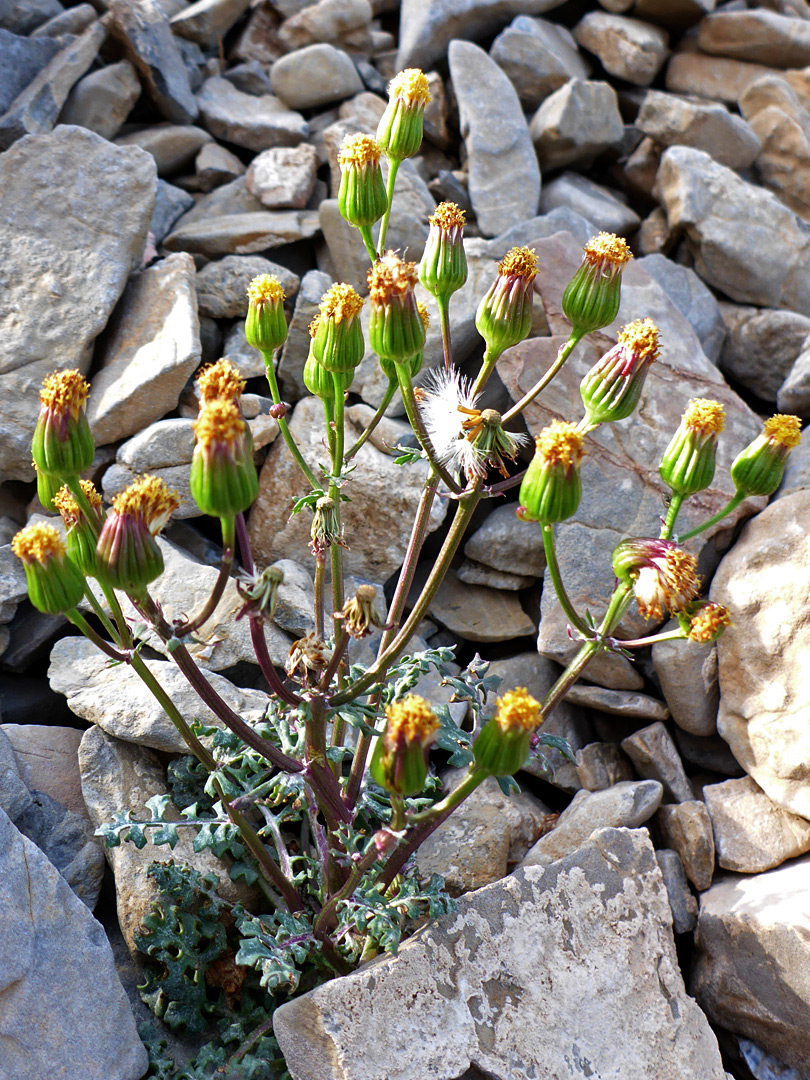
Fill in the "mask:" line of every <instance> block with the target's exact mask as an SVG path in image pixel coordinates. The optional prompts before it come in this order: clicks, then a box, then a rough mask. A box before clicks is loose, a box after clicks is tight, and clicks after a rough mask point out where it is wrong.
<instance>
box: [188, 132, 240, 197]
mask: <svg viewBox="0 0 810 1080" xmlns="http://www.w3.org/2000/svg"><path fill="white" fill-rule="evenodd" d="M194 172H195V174H196V186H197V189H198V190H199V191H211V189H212V188H215V187H219V186H220V185H221V184H227V183H228V182H229V181H231V180H236V179H237V178H238V177H240V176H242V175H244V173H245V172H246V169H245V166H244V165H243V164H242V162H241V161H240V160H239V158H238V157H237V156H236V154H232V153H231V152H230V150H226V149H225V147H224V146H220V145H219V143H215V142H210V143H206V144H205V146H203V147H202V149H201V150H200V152H199V154H197V156H196V158H195V159H194Z"/></svg>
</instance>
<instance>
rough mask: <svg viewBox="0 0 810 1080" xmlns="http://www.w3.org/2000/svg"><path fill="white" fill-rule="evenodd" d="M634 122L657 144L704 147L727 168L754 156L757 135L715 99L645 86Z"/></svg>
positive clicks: (740, 165)
mask: <svg viewBox="0 0 810 1080" xmlns="http://www.w3.org/2000/svg"><path fill="white" fill-rule="evenodd" d="M635 126H636V127H637V128H638V130H639V131H643V132H644V134H645V135H647V136H649V137H650V138H651V139H653V140H654V141H655V142H656V143H658V144H659V145H661V146H675V145H678V146H692V147H694V148H695V149H696V150H705V151H706V153H707V154H711V156H712V157H713V158H714V160H715V161H717V162H719V164H721V165H727V166H728V168H729V169H745V168H747V167H748V166H749V165H751V164H753V162H754V161H755V160H756V157H757V154H758V153H759V149H760V142H759V138H758V137H757V135H756V134H755V132H754V131H753V130H752V129H751V126H750V125H749V124H747V123H746V122H745V120H743V119H742V117H740V116H735V115H734V114H733V113H731V112H729V110H728V109H727V108H725V106H723V105H721V104H719V103H717V102H701V101H694V100H692V101H690V100H687V99H686V98H682V97H678V95H677V94H665V93H662V91H660V90H648V91H647V94H646V96H645V98H644V100H643V102H642V104H641V108H640V110H639V113H638V116H637V117H636V121H635Z"/></svg>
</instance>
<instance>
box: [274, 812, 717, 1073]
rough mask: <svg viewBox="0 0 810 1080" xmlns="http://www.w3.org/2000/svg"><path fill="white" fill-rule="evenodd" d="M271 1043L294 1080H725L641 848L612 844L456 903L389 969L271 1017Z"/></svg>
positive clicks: (652, 867)
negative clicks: (575, 1079) (570, 1079)
mask: <svg viewBox="0 0 810 1080" xmlns="http://www.w3.org/2000/svg"><path fill="white" fill-rule="evenodd" d="M538 972H539V973H541V975H542V977H538ZM506 973H508V975H507V974H506ZM583 986H587V987H589V988H590V991H591V992H590V993H589V994H587V995H583ZM407 1003H412V1004H407ZM573 1014H576V1015H577V1016H578V1017H579V1020H578V1021H577V1024H576V1026H575V1028H573V1029H572V1025H571V1016H572V1015H573ZM527 1017H531V1022H527V1019H526V1018H527ZM274 1029H275V1033H276V1037H277V1038H278V1040H279V1044H280V1046H281V1049H282V1052H283V1053H284V1055H285V1058H286V1061H287V1065H288V1067H289V1069H290V1071H291V1073H292V1075H293V1076H294V1077H295V1078H296V1080H304V1078H306V1080H347V1078H348V1077H351V1078H352V1080H384V1078H385V1080H412V1078H413V1077H415V1076H420V1077H428V1076H430V1077H431V1078H432V1080H451V1078H455V1077H458V1076H459V1075H460V1074H462V1073H464V1072H465V1070H466V1069H468V1067H470V1066H472V1067H473V1070H474V1072H475V1073H477V1072H479V1070H480V1072H483V1073H485V1074H486V1075H487V1076H491V1077H493V1078H494V1080H506V1078H507V1077H509V1078H510V1080H523V1078H527V1077H529V1076H531V1075H532V1073H535V1074H537V1075H539V1074H540V1073H542V1072H543V1071H547V1072H548V1073H549V1075H559V1076H563V1075H564V1074H565V1073H566V1072H567V1073H568V1074H569V1075H571V1076H574V1075H580V1076H585V1075H586V1074H587V1073H588V1072H590V1074H591V1075H592V1076H599V1077H601V1078H602V1080H614V1078H615V1080H618V1077H619V1072H620V1071H622V1072H627V1073H628V1075H632V1076H633V1077H634V1078H635V1080H652V1078H653V1077H656V1078H657V1077H660V1076H661V1075H669V1076H678V1077H683V1078H684V1080H724V1076H725V1073H724V1070H723V1067H722V1064H721V1062H720V1054H719V1051H718V1049H717V1046H716V1043H715V1040H714V1036H713V1035H712V1033H711V1030H710V1029H709V1026H708V1024H707V1023H706V1020H705V1018H704V1017H703V1015H702V1014H701V1012H700V1010H699V1009H698V1008H697V1007H696V1006H695V1005H694V1003H693V1002H692V1001H691V1000H690V998H689V997H687V995H686V994H685V992H684V990H683V986H682V982H681V975H680V971H679V968H678V962H677V959H676V957H675V950H674V945H673V940H672V930H671V915H670V911H669V904H668V902H667V896H666V892H665V889H664V886H663V882H662V880H661V876H660V872H659V870H658V866H657V864H656V862H655V857H654V852H653V849H652V846H651V845H650V843H649V841H648V840H647V838H646V836H645V835H644V834H643V833H640V832H633V833H631V832H627V831H624V830H613V829H604V830H600V831H599V832H598V833H597V834H596V836H594V838H593V839H592V840H591V841H589V842H588V843H586V844H585V846H584V847H583V848H582V849H581V850H580V851H578V852H577V853H576V854H573V855H571V856H569V857H568V858H566V859H564V860H561V861H560V862H558V863H557V864H556V865H554V866H552V867H548V868H546V869H541V868H540V867H529V868H527V869H525V870H519V871H517V872H516V873H515V874H513V875H512V876H511V877H509V878H507V879H506V880H504V881H499V882H495V883H494V884H492V885H489V886H487V887H486V888H484V889H479V890H478V891H477V892H475V893H473V894H472V895H470V896H466V897H464V898H462V899H461V900H460V901H459V905H458V910H457V912H456V913H455V914H454V915H448V916H445V917H444V918H443V919H440V920H438V921H436V922H434V923H430V924H428V926H426V927H425V928H424V929H422V930H421V931H419V932H418V933H417V934H416V935H415V937H414V938H413V939H411V940H410V941H408V942H406V943H405V945H404V946H403V947H402V948H401V949H400V951H399V953H398V954H397V956H395V957H387V958H385V959H384V960H380V961H379V962H378V963H376V964H374V965H372V966H371V967H364V968H361V969H360V970H359V971H357V972H355V973H354V974H352V975H349V976H347V977H346V978H344V979H338V980H335V981H333V982H330V983H326V984H325V985H323V986H321V987H319V988H318V989H317V990H315V991H313V992H312V993H310V994H307V995H305V996H303V997H300V998H297V999H296V1000H295V1001H291V1002H289V1003H287V1004H285V1005H283V1006H282V1007H281V1008H280V1009H278V1011H277V1012H276V1014H275V1018H274ZM369 1030H385V1032H386V1038H385V1039H372V1040H369V1038H368V1032H369ZM617 1060H618V1061H619V1064H617Z"/></svg>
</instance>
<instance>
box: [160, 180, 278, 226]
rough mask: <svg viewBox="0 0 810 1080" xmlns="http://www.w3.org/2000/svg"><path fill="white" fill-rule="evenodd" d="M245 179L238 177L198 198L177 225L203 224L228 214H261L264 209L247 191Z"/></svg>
mask: <svg viewBox="0 0 810 1080" xmlns="http://www.w3.org/2000/svg"><path fill="white" fill-rule="evenodd" d="M246 179H247V177H246V176H238V177H237V178H236V180H231V182H230V183H229V184H222V186H221V187H218V188H214V190H213V191H212V192H211V193H210V194H208V195H203V196H202V197H201V198H198V199H197V201H196V202H195V203H194V205H193V206H192V208H191V209H190V210H189V211H188V213H186V214H183V216H182V217H181V218H180V220H179V221H178V222H177V225H178V226H184V225H191V224H192V223H193V222H195V221H197V222H204V221H206V220H207V219H209V218H216V217H227V216H228V215H230V214H254V213H261V212H262V211H263V210H264V207H263V206H262V204H261V203H260V202H259V200H258V199H256V198H254V197H253V196H252V195H251V194H250V192H249V191H248V189H247V185H246Z"/></svg>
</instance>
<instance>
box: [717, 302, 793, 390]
mask: <svg viewBox="0 0 810 1080" xmlns="http://www.w3.org/2000/svg"><path fill="white" fill-rule="evenodd" d="M720 311H721V314H722V316H723V321H724V322H725V324H726V330H727V334H726V340H725V342H724V344H723V349H722V352H721V353H720V359H719V361H718V363H719V366H720V370H721V371H723V372H724V373H725V374H726V375H729V376H731V378H733V379H735V380H736V381H737V382H741V383H742V384H743V386H746V387H747V388H748V389H749V390H752V391H753V392H754V393H755V394H756V395H757V396H758V397H761V398H762V399H763V400H764V401H775V400H776V395H777V393H778V391H779V388H780V387H781V386H782V384H783V383H784V381H785V380H786V379H787V377H788V375H789V374H790V371H791V368H792V367H793V364H794V361H795V360H796V357H797V356H798V354H799V353H800V352H801V350H802V345H803V344H804V341H805V339H806V338H807V337H808V335H810V318H809V317H808V316H807V315H799V314H798V313H797V312H795V311H780V310H779V309H778V308H761V307H751V306H750V305H748V304H728V303H724V304H722V305H721V308H720Z"/></svg>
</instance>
